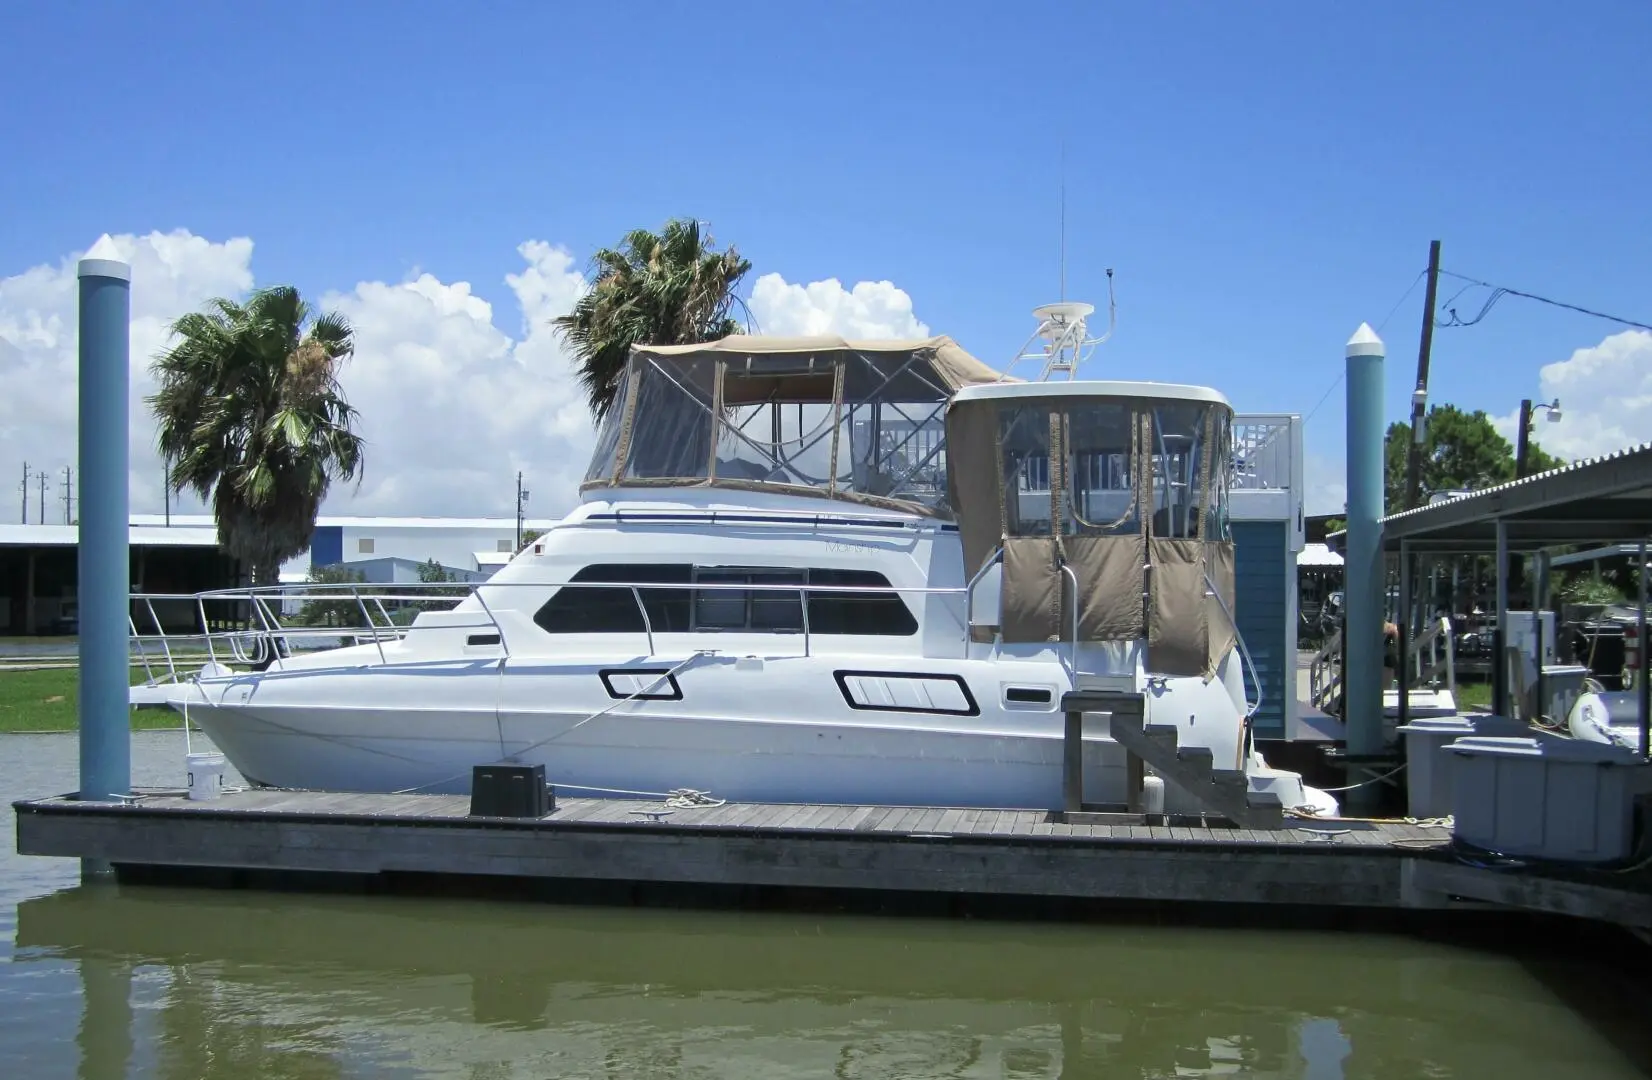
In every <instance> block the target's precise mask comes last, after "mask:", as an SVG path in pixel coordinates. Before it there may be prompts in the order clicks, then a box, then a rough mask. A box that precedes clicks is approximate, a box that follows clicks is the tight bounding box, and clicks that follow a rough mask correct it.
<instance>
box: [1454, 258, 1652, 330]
mask: <svg viewBox="0 0 1652 1080" xmlns="http://www.w3.org/2000/svg"><path fill="white" fill-rule="evenodd" d="M1440 273H1442V274H1444V275H1446V276H1447V277H1454V278H1456V279H1457V280H1458V281H1466V282H1468V284H1467V285H1464V286H1463V287H1462V288H1461V289H1458V290H1457V291H1456V292H1455V293H1453V294H1452V296H1451V299H1450V300H1447V301H1446V302H1445V304H1444V305H1443V306H1444V308H1445V310H1446V314H1447V315H1449V316H1450V319H1449V321H1445V322H1442V321H1441V320H1440V317H1439V316H1438V315H1436V316H1435V317H1434V325H1435V326H1439V327H1441V328H1450V327H1458V326H1473V325H1474V324H1475V323H1478V322H1479V321H1480V320H1481V319H1484V318H1485V317H1486V316H1487V315H1490V314H1491V309H1492V308H1494V307H1496V306H1497V302H1498V301H1499V300H1501V299H1503V297H1505V296H1519V297H1522V298H1524V299H1527V300H1536V301H1537V302H1538V303H1540V304H1548V305H1550V306H1552V307H1557V308H1565V309H1566V310H1567V311H1575V312H1577V313H1578V314H1580V315H1590V316H1593V317H1594V318H1597V319H1605V320H1606V321H1607V322H1615V323H1617V324H1618V325H1620V326H1632V327H1634V328H1635V329H1637V330H1652V324H1649V323H1643V322H1637V321H1635V320H1634V319H1625V318H1622V317H1621V316H1618V315H1608V314H1606V312H1604V311H1594V310H1592V309H1590V308H1586V307H1579V306H1578V305H1577V304H1568V303H1566V302H1565V301H1564V300H1552V299H1550V298H1549V297H1547V296H1539V295H1537V294H1536V293H1529V292H1522V291H1521V290H1519V289H1511V288H1508V287H1507V286H1505V285H1493V284H1491V283H1490V282H1487V281H1481V280H1480V279H1478V278H1471V277H1469V276H1468V275H1466V274H1455V273H1452V272H1451V271H1450V270H1441V271H1440ZM1473 288H1482V289H1490V290H1491V295H1490V296H1488V297H1486V302H1485V303H1484V304H1482V305H1480V310H1479V311H1477V312H1475V313H1474V315H1473V317H1472V318H1467V319H1465V318H1463V317H1462V316H1461V315H1458V314H1457V309H1456V308H1455V307H1453V306H1452V304H1453V302H1454V301H1455V300H1456V299H1457V297H1459V296H1461V295H1463V294H1464V293H1465V292H1467V291H1468V290H1470V289H1473Z"/></svg>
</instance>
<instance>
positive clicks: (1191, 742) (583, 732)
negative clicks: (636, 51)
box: [133, 305, 1336, 814]
mask: <svg viewBox="0 0 1652 1080" xmlns="http://www.w3.org/2000/svg"><path fill="white" fill-rule="evenodd" d="M1063 307H1065V308H1068V309H1075V310H1076V309H1078V308H1081V307H1083V306H1082V305H1063ZM1069 314H1071V312H1069ZM1046 318H1047V315H1046ZM1080 337H1082V333H1081V334H1080ZM1068 374H1069V376H1070V375H1071V374H1072V373H1071V371H1070V370H1069V371H1068ZM1231 425H1232V409H1231V407H1230V406H1229V404H1228V402H1227V401H1226V400H1225V399H1224V398H1223V397H1222V395H1221V394H1220V393H1218V392H1216V391H1215V390H1211V389H1207V388H1204V387H1197V386H1179V385H1169V384H1160V383H1149V382H1111V381H1088V380H1079V379H1076V378H1068V379H1066V380H1062V381H1033V382H1021V381H1015V380H1011V379H1009V378H1008V377H1007V376H1005V375H1003V374H1001V373H999V372H998V371H995V370H994V369H992V368H991V367H989V366H987V365H985V364H983V363H981V362H980V361H978V360H977V359H975V358H974V357H972V356H971V355H969V354H968V353H966V352H965V351H964V350H963V349H962V348H960V347H959V346H958V345H957V344H956V343H955V342H953V341H952V340H951V339H949V338H946V337H936V338H932V339H929V340H922V341H846V340H842V339H839V338H830V337H818V338H801V339H777V338H768V337H760V336H736V337H730V338H726V339H723V340H720V341H715V342H711V343H707V344H702V345H688V346H675V347H637V348H635V349H633V350H632V353H631V355H630V358H629V361H628V364H627V367H626V370H625V373H624V377H623V382H622V385H621V386H620V388H619V393H618V397H617V399H616V402H615V405H614V407H613V408H612V410H611V411H610V412H609V414H608V415H607V417H606V418H605V419H604V420H603V422H602V423H601V425H600V427H599V431H598V436H597V441H596V449H595V452H594V454H593V457H592V460H591V463H590V467H589V469H588V471H587V474H586V479H585V482H584V484H583V486H582V500H583V501H582V502H581V504H580V505H579V506H578V508H577V509H576V510H574V511H573V512H572V513H571V514H569V515H568V516H567V518H566V519H565V520H563V521H562V522H561V523H560V524H558V525H557V526H556V527H555V528H553V529H551V530H550V531H549V532H547V533H545V534H544V535H543V536H541V537H539V538H537V539H536V540H534V541H533V542H532V543H531V544H530V545H528V546H527V547H526V548H525V549H524V550H522V551H521V552H520V553H519V554H518V555H516V556H515V558H514V559H513V560H512V561H511V562H510V564H509V565H508V566H506V567H504V568H503V569H501V570H499V571H498V572H497V573H496V574H495V575H494V576H493V577H492V578H490V579H489V580H487V581H486V582H485V583H481V584H478V585H475V586H473V587H470V588H469V589H468V595H465V596H464V597H463V598H461V599H457V600H456V601H455V600H453V599H448V600H444V601H438V600H433V599H431V598H430V594H429V593H425V594H423V598H422V599H420V600H419V603H417V604H408V603H407V602H408V601H411V600H415V599H419V597H418V596H416V595H410V594H409V593H408V592H407V591H406V590H403V589H400V588H398V587H380V586H351V587H347V588H346V592H347V594H348V596H347V598H348V599H350V600H352V602H354V603H356V604H358V605H359V606H360V608H361V609H362V610H363V611H364V612H367V613H370V614H371V613H380V612H382V613H383V614H384V616H385V617H384V618H372V619H370V620H364V621H372V622H373V623H374V624H375V626H374V628H373V629H372V630H371V631H370V632H368V633H366V634H365V636H363V637H361V638H360V639H359V643H357V644H348V645H344V646H342V647H336V648H327V649H322V650H319V651H312V652H303V651H300V650H298V649H296V648H292V647H290V646H288V645H286V644H284V643H286V642H289V641H290V640H293V639H296V636H297V635H299V634H301V633H313V631H308V630H305V629H304V628H298V627H289V626H287V625H286V624H285V623H283V622H282V621H281V619H280V613H281V610H282V607H281V605H282V602H283V597H282V595H281V594H280V593H279V591H277V590H263V591H259V590H250V591H241V592H237V593H215V594H210V595H203V596H201V597H196V598H192V602H193V603H194V604H195V605H196V606H197V607H198V608H200V609H201V610H203V611H204V610H205V609H206V606H207V605H208V604H209V603H211V604H223V603H234V604H240V605H242V606H243V609H244V610H245V611H246V612H248V613H249V615H250V617H251V626H252V627H253V629H252V630H249V631H243V632H240V633H238V634H236V635H233V638H232V639H231V638H219V639H212V638H209V643H210V642H212V641H213V640H216V642H217V644H216V645H214V646H213V648H214V655H215V657H216V659H215V661H214V662H212V663H209V664H207V665H205V666H204V667H202V668H201V669H200V670H197V671H190V672H184V673H181V674H180V676H179V677H177V678H176V679H175V680H174V681H171V682H169V683H162V684H159V685H152V686H148V687H138V688H135V689H134V695H133V696H134V700H135V701H138V700H142V701H148V702H151V703H160V702H164V703H165V704H167V705H169V706H170V707H172V708H174V709H176V710H178V711H180V712H184V711H186V710H187V716H188V719H189V720H190V721H192V722H193V723H195V724H196V725H198V726H199V727H200V728H202V729H203V730H204V731H205V732H206V733H207V734H208V735H210V737H211V738H212V741H213V742H214V743H215V744H216V745H217V746H218V747H219V748H220V749H221V750H222V751H223V753H224V754H225V755H226V756H227V757H228V759H229V760H230V762H231V763H232V764H233V765H234V766H235V768H236V769H237V770H239V772H240V773H241V774H242V775H243V776H245V777H246V778H247V779H248V780H249V781H250V782H252V783H255V784H260V785H270V786H277V787H295V788H311V789H326V790H338V791H375V792H386V791H393V792H447V793H462V792H466V791H468V790H469V787H470V783H471V776H472V769H473V767H474V766H476V765H479V764H485V763H490V762H495V761H499V760H511V761H517V762H525V763H543V765H544V767H545V772H546V777H547V780H548V782H550V783H551V784H553V785H555V786H556V788H557V789H558V790H559V791H562V792H565V793H567V794H570V795H593V794H595V795H603V794H613V795H625V794H631V793H642V794H647V795H654V794H664V793H671V792H677V791H681V790H683V789H691V790H693V791H696V792H704V793H710V794H711V795H713V796H715V797H717V798H723V799H730V800H740V801H772V802H808V803H839V804H842V803H856V804H894V805H930V806H967V807H1024V808H1050V809H1057V808H1060V807H1061V806H1062V799H1063V770H1062V762H1063V751H1062V747H1063V711H1062V699H1063V695H1065V694H1067V693H1068V692H1069V691H1073V690H1094V691H1100V692H1107V693H1115V694H1121V695H1127V696H1133V697H1135V698H1139V700H1141V701H1142V702H1143V703H1144V704H1143V708H1144V710H1145V712H1146V724H1147V727H1148V728H1149V729H1150V731H1151V733H1152V734H1153V735H1154V736H1155V737H1156V738H1157V739H1158V742H1159V744H1160V745H1166V744H1168V745H1170V746H1171V747H1172V751H1171V752H1172V755H1173V756H1174V755H1176V754H1180V755H1181V757H1182V758H1184V759H1185V758H1188V757H1189V755H1190V754H1191V755H1192V756H1193V757H1195V758H1197V757H1201V756H1203V757H1205V758H1207V759H1208V762H1209V763H1210V764H1209V765H1207V767H1206V768H1207V772H1209V771H1212V770H1213V771H1214V773H1216V774H1220V775H1218V776H1216V779H1217V780H1220V779H1222V778H1223V777H1225V778H1226V779H1227V780H1228V782H1229V783H1230V784H1231V783H1233V782H1235V781H1236V780H1237V782H1238V783H1239V784H1240V785H1241V786H1242V787H1243V788H1244V789H1245V790H1246V792H1247V793H1248V794H1249V795H1250V796H1252V797H1254V796H1255V795H1257V794H1260V793H1271V795H1272V797H1274V798H1277V800H1278V802H1279V803H1280V804H1282V805H1283V806H1284V807H1286V808H1292V807H1300V806H1307V807H1312V808H1314V810H1316V811H1317V812H1319V813H1321V814H1325V813H1335V812H1336V803H1335V800H1334V799H1332V798H1331V797H1330V796H1328V795H1326V794H1325V793H1323V792H1318V791H1315V790H1314V789H1312V788H1307V787H1304V786H1303V785H1302V783H1301V780H1300V778H1299V777H1298V776H1296V774H1294V773H1288V772H1283V771H1280V770H1274V769H1270V768H1268V767H1267V765H1266V763H1265V762H1264V761H1263V760H1262V758H1261V757H1260V756H1259V755H1258V754H1257V753H1256V752H1255V751H1254V749H1253V748H1252V746H1251V742H1250V738H1249V731H1248V719H1249V716H1250V714H1251V713H1252V712H1253V711H1254V706H1255V702H1253V701H1250V700H1248V696H1247V689H1246V687H1247V681H1246V674H1245V673H1246V666H1247V664H1246V660H1245V659H1244V658H1243V657H1242V648H1243V644H1242V642H1240V641H1239V640H1238V635H1237V632H1236V630H1235V626H1234V622H1233V618H1232V606H1233V602H1234V599H1233V592H1234V586H1233V545H1232V542H1231V539H1230V536H1229V532H1228V523H1227V492H1228V486H1229V478H1230V470H1231V468H1232V452H1231V434H1230V431H1231ZM287 600H288V602H289V603H290V602H291V601H290V598H287ZM398 605H402V606H401V607H398ZM413 607H417V608H419V609H421V610H418V612H417V614H416V616H414V617H412V618H411V621H410V623H409V624H407V625H405V626H400V625H397V626H387V625H386V624H394V623H396V622H397V621H398V620H397V619H396V617H395V616H396V613H397V611H398V610H411V608H413ZM444 608H445V610H434V609H444ZM227 643H228V644H233V645H234V652H233V654H232V655H230V654H226V653H225V651H224V650H225V648H226V644H227ZM146 648H148V650H149V651H150V652H153V648H152V647H149V646H146ZM1251 684H1252V685H1254V677H1253V678H1252V680H1251ZM1089 719H1090V720H1091V721H1092V722H1090V723H1089V724H1088V725H1087V730H1086V732H1085V734H1084V737H1083V784H1084V791H1085V797H1086V801H1087V802H1092V803H1095V804H1098V805H1107V806H1111V805H1117V806H1120V807H1122V806H1126V805H1136V804H1137V803H1138V801H1139V798H1140V796H1139V790H1140V789H1139V785H1140V784H1141V782H1142V781H1141V779H1140V776H1141V772H1140V771H1139V770H1132V768H1130V767H1129V765H1130V762H1129V761H1127V758H1128V755H1127V753H1126V747H1125V746H1123V745H1121V744H1120V743H1119V742H1117V741H1115V738H1114V736H1113V735H1112V733H1111V732H1110V731H1109V725H1108V723H1107V722H1106V720H1105V718H1104V717H1102V716H1100V715H1092V716H1091V717H1090V718H1089ZM1148 765H1149V768H1148V770H1147V775H1149V776H1151V775H1153V774H1154V772H1156V771H1158V770H1155V769H1153V768H1152V767H1151V766H1152V765H1153V763H1152V762H1151V761H1149V762H1148ZM1177 775H1178V774H1175V772H1174V770H1170V771H1169V772H1167V773H1165V774H1164V777H1163V778H1164V792H1165V806H1166V810H1167V811H1169V812H1173V813H1174V812H1188V813H1193V812H1199V811H1201V810H1203V809H1205V808H1206V807H1207V804H1208V800H1206V799H1204V798H1202V796H1201V795H1200V793H1199V792H1198V791H1193V790H1188V789H1187V786H1186V784H1185V783H1179V782H1178V779H1177ZM1241 778H1242V779H1241ZM1150 782H1151V781H1150ZM1132 788H1135V790H1131V789H1132ZM1265 797H1266V796H1265Z"/></svg>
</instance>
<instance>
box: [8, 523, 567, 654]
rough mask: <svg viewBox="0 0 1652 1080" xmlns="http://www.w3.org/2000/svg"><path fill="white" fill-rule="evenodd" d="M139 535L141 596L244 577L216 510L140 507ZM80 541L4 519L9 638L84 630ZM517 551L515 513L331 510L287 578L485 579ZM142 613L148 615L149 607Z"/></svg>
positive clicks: (136, 555) (134, 541) (75, 534)
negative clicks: (330, 573) (224, 541)
mask: <svg viewBox="0 0 1652 1080" xmlns="http://www.w3.org/2000/svg"><path fill="white" fill-rule="evenodd" d="M555 523H556V522H555V520H554V519H530V520H528V521H526V522H524V529H526V530H531V531H535V532H540V531H543V530H545V529H548V528H550V527H551V526H552V525H554V524H555ZM129 536H130V538H129V543H130V544H131V548H132V591H133V592H135V593H149V594H162V593H164V594H179V593H184V594H188V593H196V592H202V591H205V590H208V589H229V588H234V587H235V586H236V585H238V584H241V583H242V582H241V579H240V577H239V572H238V567H237V566H236V564H235V561H234V560H233V559H231V558H229V556H227V555H225V554H224V553H223V552H222V551H221V550H220V549H219V547H218V531H217V527H216V525H215V524H214V523H213V520H212V518H211V517H210V516H208V515H185V514H172V515H169V516H162V515H160V514H134V515H132V517H131V532H130V534H129ZM78 543H79V529H78V527H77V526H74V525H0V636H5V637H14V636H34V635H69V634H74V633H76V632H77V631H78V629H79V620H78V615H79V601H78V579H79V560H78V556H77V545H78ZM515 550H516V519H515V518H375V517H346V516H323V517H321V518H320V519H318V520H317V522H316V530H315V533H314V535H313V537H312V539H311V543H310V550H309V551H308V552H306V553H305V554H304V555H301V556H299V557H298V558H296V559H294V560H292V561H291V562H289V563H287V564H286V565H285V566H283V567H282V572H281V580H282V582H283V583H284V584H299V583H302V582H304V581H306V580H308V577H309V571H310V568H311V566H312V565H314V566H332V565H337V564H344V565H346V566H348V567H349V569H350V570H352V571H354V572H356V573H358V574H360V575H361V579H362V580H363V581H368V582H373V583H382V584H391V583H398V582H411V581H418V580H419V567H420V566H422V565H423V564H424V563H426V562H427V561H429V560H435V561H436V562H437V563H438V564H440V565H441V566H442V567H443V568H444V569H445V570H446V571H447V573H448V576H449V577H450V578H451V579H452V580H455V581H479V580H485V579H486V578H487V577H488V576H489V575H491V574H493V573H494V571H496V570H498V569H499V568H500V567H501V566H503V565H505V563H507V562H509V561H510V559H511V556H512V555H513V554H514V553H515ZM159 608H160V612H159V614H160V618H161V619H162V621H163V622H165V623H166V624H167V625H168V627H169V628H170V627H171V626H172V625H173V624H174V623H176V622H179V621H183V622H188V621H189V620H190V618H191V617H192V615H191V611H190V605H189V604H187V603H182V604H179V603H173V604H161V605H159ZM134 617H135V618H138V619H139V621H140V622H146V621H147V616H146V615H145V614H144V612H143V610H142V609H136V610H135V611H134ZM144 628H145V629H148V627H147V626H145V627H144Z"/></svg>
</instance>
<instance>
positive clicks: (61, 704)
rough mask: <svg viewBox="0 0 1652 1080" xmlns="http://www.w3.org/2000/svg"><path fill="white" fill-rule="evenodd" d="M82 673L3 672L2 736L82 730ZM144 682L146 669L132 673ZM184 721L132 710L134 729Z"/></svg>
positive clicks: (172, 715)
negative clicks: (7, 734)
mask: <svg viewBox="0 0 1652 1080" xmlns="http://www.w3.org/2000/svg"><path fill="white" fill-rule="evenodd" d="M79 680H80V672H79V671H77V670H75V669H74V668H62V669H56V670H47V671H0V732H8V731H74V730H76V729H77V728H78V727H79V726H80V712H79V700H80V694H79ZM132 681H133V682H141V681H143V669H142V668H138V669H136V670H135V671H133V673H132ZM181 727H183V718H182V717H180V716H179V715H178V714H177V713H175V712H173V711H172V710H170V709H144V710H142V711H141V712H140V711H138V710H136V709H134V710H132V728H133V730H136V731H149V730H153V729H156V728H181Z"/></svg>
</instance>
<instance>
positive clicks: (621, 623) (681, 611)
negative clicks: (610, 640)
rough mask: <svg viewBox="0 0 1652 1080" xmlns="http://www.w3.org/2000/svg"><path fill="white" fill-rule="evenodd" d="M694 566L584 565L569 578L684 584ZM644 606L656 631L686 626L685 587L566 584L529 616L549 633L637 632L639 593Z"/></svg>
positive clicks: (639, 629)
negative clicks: (614, 586)
mask: <svg viewBox="0 0 1652 1080" xmlns="http://www.w3.org/2000/svg"><path fill="white" fill-rule="evenodd" d="M692 569H693V568H692V567H690V566H684V565H674V564H670V563H665V564H657V565H656V564H644V563H607V564H599V565H596V566H587V567H584V568H583V569H581V570H580V571H579V573H577V574H575V575H574V576H573V577H572V578H570V579H569V580H570V581H592V582H595V581H623V582H645V581H646V582H659V583H665V584H673V583H676V582H679V581H680V582H682V583H683V584H685V585H686V584H687V583H688V581H689V577H690V572H691V571H692ZM638 595H640V596H641V598H642V602H643V606H644V607H645V608H647V609H648V625H649V626H651V627H652V628H653V629H654V630H655V631H656V632H659V633H664V632H669V631H683V630H687V629H688V628H689V591H688V590H687V589H639V590H637V593H636V594H633V593H632V591H631V590H630V589H615V588H606V589H593V588H583V589H582V588H580V587H579V586H577V585H567V586H564V587H563V588H561V589H558V590H557V593H556V595H555V596H553V597H551V598H550V599H549V600H547V601H546V602H545V606H544V607H542V608H540V609H539V611H538V613H536V614H535V615H534V617H533V621H534V622H536V623H538V624H539V626H540V628H541V629H543V630H546V631H548V632H549V633H552V634H640V633H642V632H643V630H644V629H646V627H645V626H644V625H643V619H642V612H640V611H638V610H637V596H638Z"/></svg>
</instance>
